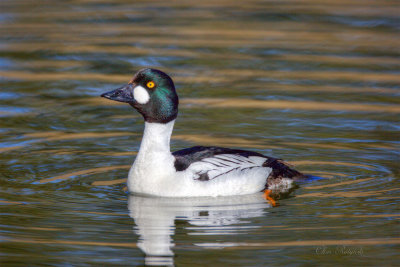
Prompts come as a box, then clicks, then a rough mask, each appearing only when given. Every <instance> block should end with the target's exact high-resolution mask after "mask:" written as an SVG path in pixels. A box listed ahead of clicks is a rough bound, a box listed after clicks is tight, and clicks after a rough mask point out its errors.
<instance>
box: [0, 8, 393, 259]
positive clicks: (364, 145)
mask: <svg viewBox="0 0 400 267" xmlns="http://www.w3.org/2000/svg"><path fill="white" fill-rule="evenodd" d="M398 14H399V4H398V2H396V1H384V2H382V1H368V2H365V1H356V0H349V1H335V2H332V3H328V2H319V1H312V0H308V1H301V2H298V1H283V2H281V1H279V2H277V1H258V0H255V1H250V2H246V4H244V3H241V2H236V1H222V2H219V3H217V2H215V1H201V2H199V1H196V2H194V1H193V2H191V1H190V2H188V1H174V2H171V3H168V2H164V1H151V2H149V1H136V2H135V3H134V4H133V3H131V1H123V0H119V1H112V2H111V1H109V2H107V1H84V0H77V1H45V0H40V1H26V0H19V1H11V0H9V1H7V0H3V1H1V3H0V33H1V34H0V77H1V78H0V84H1V86H0V125H1V127H0V158H1V161H0V170H1V172H0V179H1V183H0V190H1V196H0V204H1V208H2V217H1V223H0V227H1V256H0V257H1V265H2V266H27V265H29V266H37V265H54V266H71V265H79V266H87V265H143V264H149V265H150V264H153V265H154V264H160V265H168V264H169V265H172V264H175V265H177V266H265V265H276V266H279V265H293V266H307V265H319V266H321V265H332V266H333V265H334V266H337V265H355V266H359V265H375V266H377V265H379V266H389V265H396V264H398V263H399V260H400V259H399V245H400V239H399V234H398V233H399V227H398V225H399V217H400V212H399V205H398V204H399V200H400V187H399V177H400V172H399V159H400V158H399V152H400V149H399V148H400V144H399V141H400V140H399V132H400V124H399V113H400V105H399V95H400V91H399V84H400V75H399V67H400V58H399V57H400V53H399V47H400V35H399V30H400V23H399V20H398ZM149 66H151V67H157V68H160V69H162V70H164V71H165V72H167V73H169V74H171V76H172V77H173V79H174V80H175V82H176V86H177V90H178V93H179V95H180V97H181V105H180V114H179V117H178V121H177V123H176V125H175V131H174V134H173V140H172V149H173V150H178V149H182V148H185V147H189V146H193V145H218V146H227V147H235V148H241V149H251V150H254V151H257V152H261V153H264V154H267V155H271V156H275V157H280V158H283V159H285V160H287V161H288V162H290V163H291V164H293V165H295V166H296V168H297V169H298V170H301V171H303V172H305V173H308V174H312V175H317V176H322V177H325V178H327V179H323V180H316V181H312V182H310V183H307V184H303V185H301V187H300V188H299V189H297V190H296V191H295V192H294V193H293V194H292V195H291V196H290V197H288V198H285V199H281V200H279V203H280V206H279V207H276V208H271V207H270V206H269V205H268V203H266V202H265V201H264V200H263V199H262V197H261V195H260V194H255V195H251V196H242V197H227V198H218V199H207V198H205V199H202V198H199V199H190V198H189V199H164V198H146V197H140V196H129V195H128V194H127V193H126V191H125V184H124V182H125V178H126V176H127V172H128V169H129V166H130V165H131V164H132V162H133V160H134V157H135V154H136V152H137V150H138V147H139V144H140V139H141V133H142V130H143V123H142V119H141V117H140V116H139V115H138V114H137V113H136V112H134V111H133V110H132V109H131V108H130V107H129V106H128V105H121V104H118V103H115V102H112V101H107V100H103V99H101V98H100V97H99V95H100V94H101V93H103V92H106V91H108V90H110V89H113V88H116V87H118V86H120V85H122V84H124V83H126V82H128V81H129V80H130V78H131V76H132V75H133V73H134V72H135V71H137V70H138V69H140V68H143V67H149Z"/></svg>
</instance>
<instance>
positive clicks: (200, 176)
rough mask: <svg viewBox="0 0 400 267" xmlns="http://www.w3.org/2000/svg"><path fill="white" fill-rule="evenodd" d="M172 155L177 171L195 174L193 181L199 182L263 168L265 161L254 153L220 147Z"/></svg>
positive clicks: (198, 148)
mask: <svg viewBox="0 0 400 267" xmlns="http://www.w3.org/2000/svg"><path fill="white" fill-rule="evenodd" d="M173 155H174V156H175V169H176V170H177V171H184V170H189V171H191V172H193V173H194V174H195V177H194V179H195V180H200V181H208V180H212V179H215V178H218V177H220V176H222V175H225V174H228V173H232V172H245V171H248V170H251V169H254V168H263V163H264V162H265V161H266V160H267V158H266V157H265V156H263V155H262V154H259V153H256V152H250V151H245V150H237V149H228V148H221V147H202V146H197V147H192V148H189V149H184V150H180V151H176V152H174V153H173ZM265 167H266V166H265ZM265 178H267V177H265Z"/></svg>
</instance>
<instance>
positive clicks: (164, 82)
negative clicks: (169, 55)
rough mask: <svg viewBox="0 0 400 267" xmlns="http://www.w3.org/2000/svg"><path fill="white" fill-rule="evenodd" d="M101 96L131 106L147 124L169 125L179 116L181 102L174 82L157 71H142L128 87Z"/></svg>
mask: <svg viewBox="0 0 400 267" xmlns="http://www.w3.org/2000/svg"><path fill="white" fill-rule="evenodd" d="M101 96H102V97H105V98H108V99H111V100H115V101H119V102H125V103H128V104H130V105H131V106H132V107H134V108H135V109H136V110H137V111H139V113H140V114H142V115H143V118H144V120H145V121H147V122H158V123H167V122H170V121H172V120H174V119H175V118H176V116H177V115H178V103H179V100H178V95H177V94H176V91H175V86H174V82H173V81H172V79H171V78H170V77H169V76H168V75H167V74H165V73H164V72H162V71H160V70H156V69H142V70H140V71H139V72H137V73H136V74H135V76H133V78H132V80H131V81H130V82H129V83H128V84H127V85H124V86H122V87H120V88H118V89H115V90H113V91H110V92H107V93H104V94H102V95H101Z"/></svg>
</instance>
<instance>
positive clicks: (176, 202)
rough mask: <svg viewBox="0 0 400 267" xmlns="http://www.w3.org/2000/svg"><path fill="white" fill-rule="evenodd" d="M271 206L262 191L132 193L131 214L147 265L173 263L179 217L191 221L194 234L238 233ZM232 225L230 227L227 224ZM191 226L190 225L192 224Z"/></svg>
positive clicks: (130, 198) (130, 199)
mask: <svg viewBox="0 0 400 267" xmlns="http://www.w3.org/2000/svg"><path fill="white" fill-rule="evenodd" d="M268 207H270V205H269V203H267V202H266V201H265V200H264V199H263V197H262V195H261V194H253V195H244V196H230V197H218V198H213V197H207V198H206V197H204V198H199V197H197V198H158V197H147V196H137V195H130V196H129V203H128V208H129V215H130V216H131V217H132V218H133V219H134V220H135V224H136V227H135V228H134V231H135V233H136V234H138V235H139V241H138V247H139V248H140V249H141V250H142V251H143V252H144V253H145V254H146V259H145V263H146V265H173V264H174V263H173V255H174V253H173V251H172V248H173V247H174V242H173V239H172V236H173V235H174V233H175V223H174V222H175V220H176V219H178V220H185V221H188V222H189V223H190V224H191V225H192V226H194V227H190V228H191V229H187V230H189V234H190V231H195V232H192V234H207V235H212V234H215V235H217V234H218V235H221V234H235V233H236V232H238V231H240V229H242V227H243V226H242V227H241V226H237V227H233V226H232V225H237V224H243V223H248V221H246V220H243V219H248V218H255V217H260V216H265V213H266V209H265V208H268ZM225 226H229V227H225ZM188 228H189V227H188Z"/></svg>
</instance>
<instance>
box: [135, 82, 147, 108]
mask: <svg viewBox="0 0 400 267" xmlns="http://www.w3.org/2000/svg"><path fill="white" fill-rule="evenodd" d="M133 97H134V98H135V100H136V101H137V102H138V103H139V104H146V103H147V102H149V100H150V96H149V93H147V90H146V89H144V88H143V87H142V86H140V85H139V86H136V87H135V88H133Z"/></svg>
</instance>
